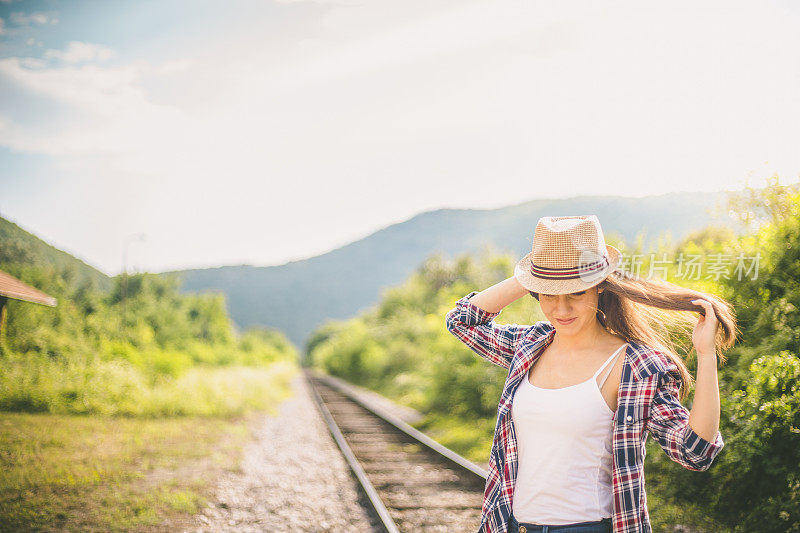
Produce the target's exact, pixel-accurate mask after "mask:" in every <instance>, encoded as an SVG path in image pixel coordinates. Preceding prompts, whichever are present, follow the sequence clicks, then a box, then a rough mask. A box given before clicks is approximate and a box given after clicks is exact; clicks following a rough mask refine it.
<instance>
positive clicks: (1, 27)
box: [0, 17, 5, 35]
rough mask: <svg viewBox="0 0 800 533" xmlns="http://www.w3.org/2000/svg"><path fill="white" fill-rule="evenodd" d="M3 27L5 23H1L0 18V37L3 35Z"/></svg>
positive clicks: (0, 18)
mask: <svg viewBox="0 0 800 533" xmlns="http://www.w3.org/2000/svg"><path fill="white" fill-rule="evenodd" d="M4 25H5V22H4V21H3V18H2V17H0V35H3V33H5V28H4Z"/></svg>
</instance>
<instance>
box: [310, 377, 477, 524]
mask: <svg viewBox="0 0 800 533" xmlns="http://www.w3.org/2000/svg"><path fill="white" fill-rule="evenodd" d="M305 372H306V378H307V379H308V381H309V383H310V384H311V390H312V395H313V396H314V400H315V402H316V403H317V406H318V407H319V409H320V412H321V413H322V415H323V418H324V419H325V421H326V423H327V424H328V429H329V430H330V431H331V435H332V436H333V437H334V440H336V442H337V444H338V445H339V448H340V449H341V450H342V453H343V454H344V456H345V458H346V459H347V461H348V463H349V464H350V467H351V469H352V470H353V473H354V474H355V475H356V477H357V478H358V480H359V482H360V483H361V486H362V488H363V489H364V492H365V493H366V495H367V497H368V498H369V500H370V502H371V503H372V505H373V507H374V511H375V513H376V514H377V515H378V516H379V517H380V519H381V521H382V522H383V525H384V527H385V529H386V530H387V531H389V532H390V533H394V532H398V531H399V532H404V533H405V532H409V533H410V532H414V533H416V532H418V531H431V532H435V531H477V529H478V526H479V525H480V516H481V503H482V499H483V488H484V484H485V482H486V472H485V470H483V469H482V468H480V467H478V466H477V465H475V464H474V463H471V462H470V461H468V460H466V459H464V458H463V457H461V456H460V455H458V454H456V453H455V452H453V451H452V450H449V449H447V448H445V447H443V446H442V445H441V444H439V443H437V442H435V441H433V440H432V439H430V438H429V437H427V436H426V435H424V434H422V433H420V432H419V431H417V430H416V429H414V428H413V427H411V426H409V425H408V424H406V423H404V422H403V421H401V420H400V419H398V418H397V417H395V416H393V415H392V414H391V413H388V412H387V411H385V410H384V409H382V408H381V407H380V406H377V405H375V404H374V403H370V402H368V401H367V400H365V399H364V398H359V397H358V396H356V395H355V394H354V393H352V392H351V391H350V390H348V389H347V388H346V387H345V386H343V385H340V384H339V383H337V382H335V381H333V380H330V379H327V378H326V377H325V376H323V375H321V374H318V373H315V372H313V371H309V370H306V371H305Z"/></svg>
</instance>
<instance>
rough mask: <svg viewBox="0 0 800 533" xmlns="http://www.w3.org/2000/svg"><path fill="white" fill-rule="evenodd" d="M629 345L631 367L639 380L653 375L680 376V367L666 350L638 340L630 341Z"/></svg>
mask: <svg viewBox="0 0 800 533" xmlns="http://www.w3.org/2000/svg"><path fill="white" fill-rule="evenodd" d="M628 345H629V346H630V351H631V366H632V367H633V372H634V374H635V375H636V377H637V378H638V379H642V378H645V377H648V376H651V375H653V374H662V375H664V374H667V373H672V374H676V373H677V375H678V376H680V374H679V373H678V365H676V364H675V362H674V361H673V360H672V358H671V357H670V356H669V355H668V354H667V351H666V349H664V348H661V347H658V346H652V345H650V344H648V343H645V342H639V341H636V340H629V341H628Z"/></svg>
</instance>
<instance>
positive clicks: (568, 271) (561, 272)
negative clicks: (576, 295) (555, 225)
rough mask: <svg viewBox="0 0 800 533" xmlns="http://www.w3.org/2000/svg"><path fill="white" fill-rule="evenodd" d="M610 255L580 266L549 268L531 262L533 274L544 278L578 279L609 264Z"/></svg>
mask: <svg viewBox="0 0 800 533" xmlns="http://www.w3.org/2000/svg"><path fill="white" fill-rule="evenodd" d="M608 264H609V263H608V257H606V256H603V260H602V261H595V262H593V263H587V264H586V265H584V266H582V267H578V268H548V267H540V266H538V265H535V264H533V263H531V274H533V275H534V276H535V277H537V278H542V279H576V278H580V277H582V276H585V275H586V274H590V273H592V272H597V271H598V270H602V269H604V268H605V267H606V265H608Z"/></svg>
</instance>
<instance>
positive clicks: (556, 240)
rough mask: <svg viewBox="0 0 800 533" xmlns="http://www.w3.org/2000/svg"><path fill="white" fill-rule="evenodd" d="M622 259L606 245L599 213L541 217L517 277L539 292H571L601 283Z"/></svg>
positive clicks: (516, 273) (528, 287)
mask: <svg viewBox="0 0 800 533" xmlns="http://www.w3.org/2000/svg"><path fill="white" fill-rule="evenodd" d="M621 258H622V254H621V253H620V251H619V250H618V249H616V248H614V247H613V246H611V245H610V244H606V241H605V237H604V236H603V229H602V228H601V227H600V220H598V218H597V216H596V215H581V216H565V217H542V218H540V219H539V222H538V223H537V224H536V231H535V232H534V235H533V247H532V249H531V252H530V253H529V254H527V255H526V256H525V257H523V258H522V259H520V260H519V262H518V263H517V265H516V267H515V268H514V277H515V278H516V279H517V281H519V282H520V284H521V285H522V286H523V287H525V288H526V289H528V290H529V291H531V292H534V293H537V294H539V293H544V294H568V293H571V292H579V291H582V290H585V289H588V288H590V287H594V286H595V285H598V284H599V283H601V282H602V281H603V280H605V279H606V278H607V277H608V276H609V275H611V273H612V272H613V271H614V270H616V268H617V267H618V266H619V263H620V260H621Z"/></svg>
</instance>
